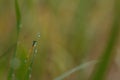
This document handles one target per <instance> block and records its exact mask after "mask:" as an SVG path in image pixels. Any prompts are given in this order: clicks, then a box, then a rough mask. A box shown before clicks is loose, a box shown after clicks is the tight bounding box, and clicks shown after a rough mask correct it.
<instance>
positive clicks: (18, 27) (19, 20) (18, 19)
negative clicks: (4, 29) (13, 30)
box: [15, 0, 21, 34]
mask: <svg viewBox="0 0 120 80" xmlns="http://www.w3.org/2000/svg"><path fill="white" fill-rule="evenodd" d="M15 11H16V20H17V25H16V27H17V32H18V34H19V32H20V28H21V13H20V8H19V4H18V0H15Z"/></svg>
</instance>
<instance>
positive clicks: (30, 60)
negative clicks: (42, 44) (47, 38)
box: [24, 41, 37, 80]
mask: <svg viewBox="0 0 120 80" xmlns="http://www.w3.org/2000/svg"><path fill="white" fill-rule="evenodd" d="M36 53H37V41H33V45H32V49H31V51H30V54H28V55H29V56H28V57H27V65H26V69H27V71H26V74H25V79H24V80H30V78H31V73H32V65H33V62H34V58H35V55H36Z"/></svg>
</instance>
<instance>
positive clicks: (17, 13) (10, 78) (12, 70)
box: [7, 0, 21, 80]
mask: <svg viewBox="0 0 120 80" xmlns="http://www.w3.org/2000/svg"><path fill="white" fill-rule="evenodd" d="M15 13H16V21H17V22H16V27H17V39H16V45H15V49H14V53H13V56H12V60H11V62H10V63H14V59H15V57H16V51H17V42H18V37H19V32H20V27H21V14H20V9H19V4H18V0H15ZM14 78H15V74H14V68H13V67H12V64H10V71H9V73H8V78H7V79H8V80H13V79H14Z"/></svg>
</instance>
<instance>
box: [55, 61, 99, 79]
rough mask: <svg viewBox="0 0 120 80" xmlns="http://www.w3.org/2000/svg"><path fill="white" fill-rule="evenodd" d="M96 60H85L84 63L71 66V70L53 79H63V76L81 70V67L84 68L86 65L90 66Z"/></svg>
mask: <svg viewBox="0 0 120 80" xmlns="http://www.w3.org/2000/svg"><path fill="white" fill-rule="evenodd" d="M97 62H98V61H96V60H94V61H90V62H86V63H84V64H81V65H79V66H77V67H75V68H73V69H72V70H70V71H68V72H66V73H64V74H62V75H61V76H59V77H57V78H55V79H54V80H63V79H64V78H66V77H68V76H70V75H71V74H72V73H74V72H76V71H79V70H82V69H85V68H86V67H88V66H90V65H93V64H96V63H97Z"/></svg>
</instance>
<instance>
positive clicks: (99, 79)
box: [91, 0, 120, 80]
mask: <svg viewBox="0 0 120 80" xmlns="http://www.w3.org/2000/svg"><path fill="white" fill-rule="evenodd" d="M119 5H120V2H119V0H115V17H114V22H113V26H112V29H111V34H110V38H109V41H108V44H107V48H106V49H105V51H104V53H103V55H102V57H101V58H100V60H101V61H100V63H99V64H98V65H97V66H96V70H95V72H94V73H93V75H92V76H91V80H104V78H105V74H106V70H107V69H108V66H109V62H110V59H111V55H112V49H113V47H114V45H115V42H116V40H117V37H118V33H119V29H120V27H119V21H120V11H119Z"/></svg>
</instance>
